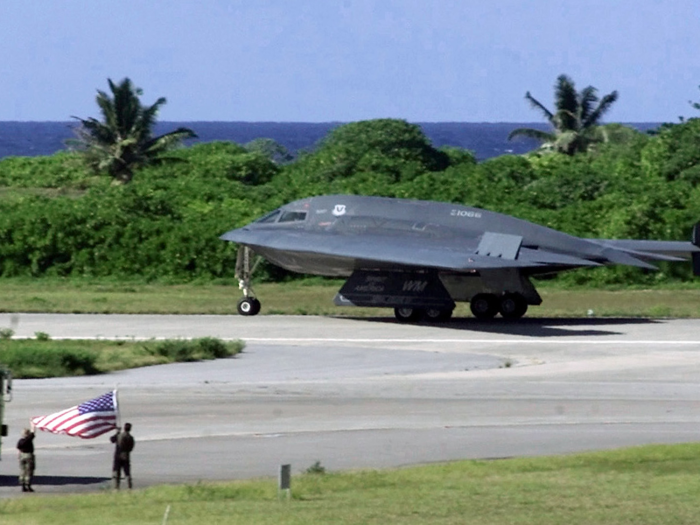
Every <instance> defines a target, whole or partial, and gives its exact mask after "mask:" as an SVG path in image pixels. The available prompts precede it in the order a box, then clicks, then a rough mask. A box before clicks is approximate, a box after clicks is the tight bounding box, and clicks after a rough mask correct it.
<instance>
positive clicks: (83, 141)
mask: <svg viewBox="0 0 700 525" xmlns="http://www.w3.org/2000/svg"><path fill="white" fill-rule="evenodd" d="M107 81H108V82H109V88H110V90H111V91H112V96H110V95H108V94H107V93H105V92H104V91H100V90H98V91H97V97H96V101H97V105H98V106H99V107H100V112H101V113H102V121H99V120H97V119H95V118H87V119H82V118H80V117H73V118H75V119H78V120H79V121H80V124H81V125H80V127H78V128H77V129H76V130H75V133H76V135H77V137H78V138H77V139H76V140H73V141H70V145H71V146H73V147H74V148H76V149H78V150H79V151H82V153H83V154H84V158H85V161H86V162H87V164H88V166H90V167H91V168H92V169H93V170H95V171H96V172H99V173H101V172H104V171H106V172H107V173H109V175H110V176H111V177H113V178H114V180H115V181H117V182H119V183H122V184H125V183H127V182H130V181H131V179H132V178H133V176H134V170H135V169H138V168H140V167H142V166H146V165H148V164H153V163H156V162H162V161H163V160H166V159H164V158H163V157H162V156H161V155H162V154H163V153H164V152H166V151H167V150H169V149H172V148H173V147H175V146H177V145H179V144H180V143H181V141H182V140H183V139H187V138H195V137H196V136H197V135H195V133H194V132H193V131H192V130H191V129H188V128H178V129H176V130H175V131H171V132H170V133H166V134H165V135H160V136H158V137H154V136H153V126H154V125H155V121H156V114H157V113H158V109H159V108H160V106H162V105H163V104H165V103H166V100H165V98H164V97H161V98H159V99H158V100H156V102H155V104H153V105H152V106H143V105H141V101H140V100H139V96H140V95H142V94H143V91H142V90H141V89H140V88H137V87H134V85H133V84H132V83H131V80H129V79H128V78H125V79H124V80H122V81H121V82H120V83H119V84H115V83H114V82H112V80H111V79H107Z"/></svg>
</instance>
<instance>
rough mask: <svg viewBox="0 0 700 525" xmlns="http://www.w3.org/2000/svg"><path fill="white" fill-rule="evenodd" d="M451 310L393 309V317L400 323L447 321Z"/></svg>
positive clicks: (450, 315)
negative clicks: (423, 320)
mask: <svg viewBox="0 0 700 525" xmlns="http://www.w3.org/2000/svg"><path fill="white" fill-rule="evenodd" d="M452 310H453V309H452V308H450V309H445V310H440V309H437V308H426V309H423V308H394V316H395V317H396V319H398V320H399V321H401V322H402V323H415V322H417V321H420V320H421V319H425V320H426V321H430V322H443V321H449V320H450V318H451V317H452Z"/></svg>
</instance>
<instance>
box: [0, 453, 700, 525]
mask: <svg viewBox="0 0 700 525" xmlns="http://www.w3.org/2000/svg"><path fill="white" fill-rule="evenodd" d="M699 458H700V445H699V444H684V445H654V446H644V447H634V448H629V449H621V450H615V451H608V452H597V453H587V454H577V455H569V456H556V457H542V458H518V459H507V460H498V461H461V462H454V463H447V464H435V465H429V466H422V467H411V468H403V469H398V470H382V471H357V472H347V473H325V474H319V473H304V474H297V475H294V476H293V478H292V498H291V501H286V500H285V499H284V498H279V495H278V493H277V489H276V480H253V481H238V482H228V483H197V484H190V485H178V486H156V487H151V488H147V489H144V490H134V491H132V492H124V491H123V492H121V493H112V492H104V493H95V494H90V495H69V496H41V497H30V498H25V497H22V498H19V497H18V498H16V499H12V500H5V501H2V502H0V517H1V519H2V523H3V524H8V525H10V524H12V525H14V524H30V523H31V524H43V523H46V524H49V523H50V524H52V525H61V524H70V525H82V524H85V525H88V524H89V525H92V524H94V523H95V522H99V523H101V524H103V525H111V524H125V523H128V524H141V523H144V524H145V523H161V522H162V521H163V517H164V513H165V510H166V508H168V507H170V510H169V513H168V521H167V523H168V524H170V525H175V524H199V523H227V524H246V525H249V524H253V525H255V524H276V523H286V524H308V523H333V524H340V525H345V524H381V525H385V524H386V523H401V524H424V523H440V524H463V523H469V524H474V525H502V524H504V523H508V524H518V525H591V524H609V523H615V524H635V525H664V524H669V525H671V524H673V525H676V524H695V523H697V494H698V491H699V490H700V476H698V474H699V473H700V459H699Z"/></svg>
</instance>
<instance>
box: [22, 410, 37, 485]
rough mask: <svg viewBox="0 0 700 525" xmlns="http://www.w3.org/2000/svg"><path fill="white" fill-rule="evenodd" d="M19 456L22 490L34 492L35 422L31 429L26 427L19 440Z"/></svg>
mask: <svg viewBox="0 0 700 525" xmlns="http://www.w3.org/2000/svg"><path fill="white" fill-rule="evenodd" d="M17 456H18V458H19V484H20V485H22V492H34V489H33V488H32V481H33V479H34V469H35V468H36V458H35V457H34V424H33V423H32V428H31V430H30V429H28V428H25V429H24V432H22V437H21V438H19V441H18V442H17Z"/></svg>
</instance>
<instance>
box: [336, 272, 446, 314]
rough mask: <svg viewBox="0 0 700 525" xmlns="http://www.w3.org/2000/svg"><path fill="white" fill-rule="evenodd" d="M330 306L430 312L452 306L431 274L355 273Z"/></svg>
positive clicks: (437, 280)
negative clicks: (420, 309)
mask: <svg viewBox="0 0 700 525" xmlns="http://www.w3.org/2000/svg"><path fill="white" fill-rule="evenodd" d="M334 302H335V304H336V305H337V306H374V307H387V308H422V309H427V308H434V309H438V310H450V309H452V308H454V306H455V303H454V301H453V300H452V297H450V294H449V293H448V292H447V290H446V289H445V287H444V286H443V284H442V281H440V278H439V277H438V274H437V273H434V272H382V271H365V270H356V271H355V272H353V274H352V275H351V276H350V278H349V279H348V280H347V281H346V283H345V284H344V285H343V287H342V288H341V289H340V291H339V292H338V294H337V295H336V296H335V299H334Z"/></svg>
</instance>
